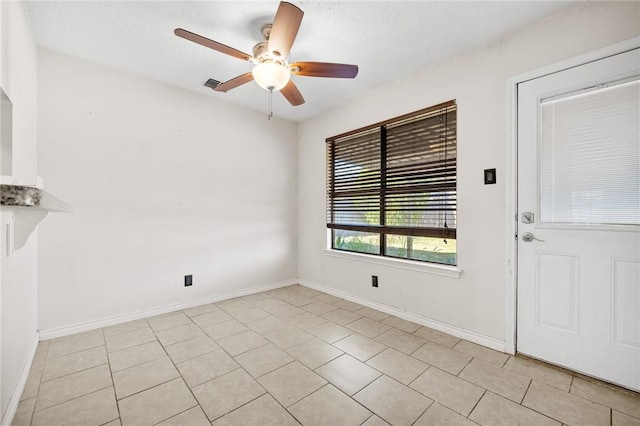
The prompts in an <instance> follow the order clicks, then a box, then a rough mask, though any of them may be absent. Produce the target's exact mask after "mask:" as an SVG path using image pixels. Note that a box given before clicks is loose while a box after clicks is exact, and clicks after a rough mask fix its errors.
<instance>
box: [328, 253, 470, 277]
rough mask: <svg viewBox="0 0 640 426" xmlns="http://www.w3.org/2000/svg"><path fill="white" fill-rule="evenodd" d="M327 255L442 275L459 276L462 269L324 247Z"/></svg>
mask: <svg viewBox="0 0 640 426" xmlns="http://www.w3.org/2000/svg"><path fill="white" fill-rule="evenodd" d="M324 252H325V254H326V255H327V256H331V257H338V258H341V259H348V260H355V261H358V262H365V263H373V264H375V265H382V266H390V267H392V268H400V269H406V270H409V271H415V272H422V273H428V274H434V275H441V276H443V277H450V278H460V274H462V269H460V268H458V267H457V266H448V265H438V264H435V263H423V262H417V261H411V260H402V259H394V258H389V257H382V256H373V255H369V254H363V253H353V252H347V251H341V250H332V249H324Z"/></svg>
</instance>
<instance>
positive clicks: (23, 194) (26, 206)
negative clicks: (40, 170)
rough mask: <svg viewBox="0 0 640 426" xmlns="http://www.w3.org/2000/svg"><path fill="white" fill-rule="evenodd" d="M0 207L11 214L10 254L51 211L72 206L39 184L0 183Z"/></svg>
mask: <svg viewBox="0 0 640 426" xmlns="http://www.w3.org/2000/svg"><path fill="white" fill-rule="evenodd" d="M0 210H1V211H3V212H9V213H11V218H10V221H9V223H8V224H7V230H6V231H7V232H6V235H7V241H6V243H7V255H9V256H10V255H11V254H12V253H13V252H14V251H15V250H20V249H21V248H22V247H24V245H25V244H26V243H27V240H28V239H29V236H30V235H31V234H32V233H33V231H35V230H36V227H37V226H38V224H39V223H40V222H42V220H43V219H44V218H45V217H47V214H49V212H68V211H71V206H70V205H69V204H67V203H65V202H64V201H62V200H59V199H58V198H56V197H54V196H53V195H51V194H49V193H48V192H46V191H44V190H43V189H41V188H38V187H35V186H26V185H5V184H0Z"/></svg>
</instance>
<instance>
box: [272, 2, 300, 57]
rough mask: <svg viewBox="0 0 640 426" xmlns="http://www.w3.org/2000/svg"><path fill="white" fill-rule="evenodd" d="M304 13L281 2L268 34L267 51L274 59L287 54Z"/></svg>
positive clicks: (289, 4)
mask: <svg viewBox="0 0 640 426" xmlns="http://www.w3.org/2000/svg"><path fill="white" fill-rule="evenodd" d="M303 15H304V12H303V11H302V10H300V9H299V8H298V7H297V6H294V5H292V4H291V3H287V2H286V1H281V2H280V6H278V11H277V12H276V17H275V18H274V19H273V25H272V26H271V33H270V34H269V43H268V49H269V51H270V52H272V53H273V55H274V56H275V57H276V58H284V57H286V56H287V55H288V54H289V50H291V45H293V41H294V40H295V39H296V35H297V34H298V29H299V28H300V23H301V22H302V16H303Z"/></svg>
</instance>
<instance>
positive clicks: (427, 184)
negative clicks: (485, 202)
mask: <svg viewBox="0 0 640 426" xmlns="http://www.w3.org/2000/svg"><path fill="white" fill-rule="evenodd" d="M425 111H426V112H425ZM456 120H457V118H456V107H455V103H454V102H449V103H446V104H443V106H442V108H441V109H428V110H423V111H420V112H418V113H416V114H414V115H405V116H402V117H400V118H399V119H398V120H396V121H394V120H389V121H387V122H384V123H382V124H381V125H380V126H379V127H377V128H371V127H368V128H366V129H364V130H362V131H360V132H359V131H353V132H349V133H347V134H344V135H342V136H340V137H334V138H329V139H327V226H328V227H330V228H334V229H346V230H356V231H361V232H373V233H380V234H393V233H394V232H395V233H396V234H398V235H431V236H433V235H438V236H440V235H442V236H446V237H448V238H452V235H453V238H455V228H456V216H457V215H456V210H457V198H456V175H457V165H456V154H457V152H456V143H457V135H456ZM383 147H384V148H383ZM383 149H384V152H383V151H382V150H383ZM383 161H384V163H382V162H383ZM383 215H384V217H383ZM383 223H384V225H382V224H383ZM367 229H368V231H367ZM407 230H413V231H410V232H409V231H407ZM407 232H409V233H407Z"/></svg>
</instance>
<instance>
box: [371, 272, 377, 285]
mask: <svg viewBox="0 0 640 426" xmlns="http://www.w3.org/2000/svg"><path fill="white" fill-rule="evenodd" d="M371 287H378V276H377V275H371Z"/></svg>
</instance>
